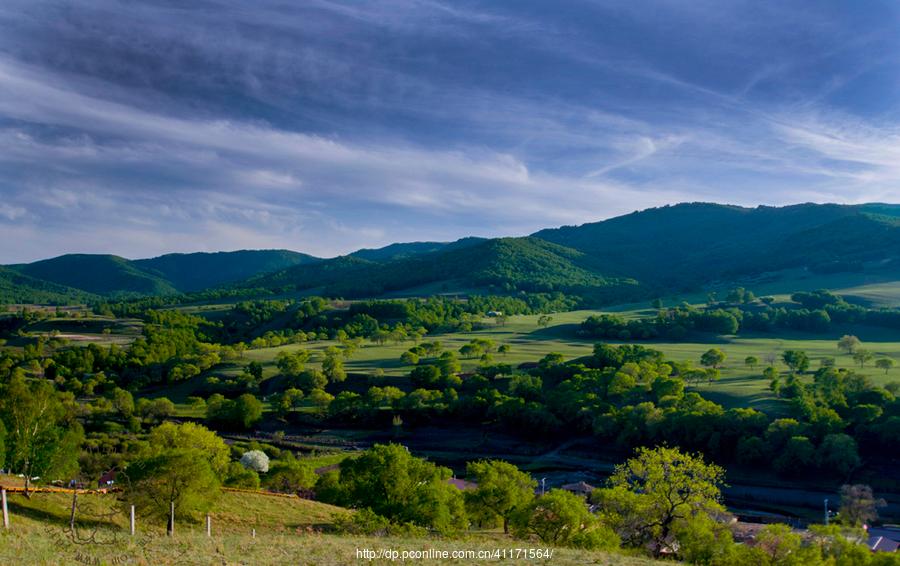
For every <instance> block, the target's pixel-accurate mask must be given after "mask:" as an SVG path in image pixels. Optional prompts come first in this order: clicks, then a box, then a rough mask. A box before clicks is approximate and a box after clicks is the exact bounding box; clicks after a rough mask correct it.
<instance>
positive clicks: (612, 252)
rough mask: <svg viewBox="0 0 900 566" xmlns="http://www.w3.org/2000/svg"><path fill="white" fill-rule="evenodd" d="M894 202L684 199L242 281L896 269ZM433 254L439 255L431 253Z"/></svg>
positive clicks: (388, 282)
mask: <svg viewBox="0 0 900 566" xmlns="http://www.w3.org/2000/svg"><path fill="white" fill-rule="evenodd" d="M898 215H900V206H896V205H887V204H873V205H863V206H841V205H830V204H827V205H816V204H802V205H796V206H787V207H762V206H761V207H757V208H742V207H738V206H728V205H718V204H708V203H687V204H679V205H675V206H666V207H662V208H654V209H648V210H645V211H642V212H635V213H633V214H628V215H625V216H620V217H617V218H612V219H610V220H605V221H602V222H596V223H591V224H585V225H582V226H566V227H562V228H558V229H552V230H542V231H540V232H537V233H536V234H534V235H532V236H531V237H526V238H499V239H494V240H476V241H474V242H473V241H472V240H471V239H469V240H461V241H460V242H456V243H454V244H446V245H444V244H433V243H414V244H402V245H394V246H388V247H387V248H382V249H381V250H361V251H360V252H357V253H355V254H351V255H350V256H347V257H342V258H337V259H334V260H327V261H324V262H322V263H320V264H313V265H304V266H297V267H293V268H289V269H287V270H283V271H281V272H277V273H274V274H271V275H268V276H264V277H259V278H254V279H252V280H251V281H250V282H248V283H246V284H245V285H246V286H248V287H249V286H258V287H270V288H273V289H277V290H280V291H289V290H311V291H315V292H321V293H325V294H329V295H334V296H344V297H362V296H376V295H380V294H384V293H394V294H396V293H397V292H402V291H404V290H409V292H413V293H414V292H415V291H416V289H417V288H421V287H426V286H427V288H429V289H431V290H435V289H438V290H443V291H448V292H449V291H459V290H467V291H468V290H487V291H491V292H509V291H517V290H525V291H550V290H559V291H564V292H567V293H572V294H578V295H581V296H584V297H588V298H592V299H603V298H604V297H609V298H613V299H616V300H622V299H627V298H629V297H631V296H634V297H637V296H639V295H640V294H642V293H643V294H644V295H647V296H649V295H650V294H654V293H656V294H665V293H672V292H682V291H688V290H697V289H699V288H701V287H702V286H704V285H708V284H710V283H725V282H730V281H738V280H741V279H742V278H745V277H752V276H758V275H760V274H763V273H772V272H780V271H783V270H789V269H791V270H795V271H796V270H797V269H798V268H800V269H804V270H806V271H808V272H810V273H813V274H815V273H838V272H847V271H852V272H860V271H864V270H865V271H879V272H885V271H896V272H897V273H898V276H900V219H898ZM435 248H436V249H435Z"/></svg>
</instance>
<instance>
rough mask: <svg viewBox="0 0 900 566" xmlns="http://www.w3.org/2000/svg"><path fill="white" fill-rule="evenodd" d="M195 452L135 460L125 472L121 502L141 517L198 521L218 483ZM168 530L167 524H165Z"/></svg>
mask: <svg viewBox="0 0 900 566" xmlns="http://www.w3.org/2000/svg"><path fill="white" fill-rule="evenodd" d="M202 456H203V455H202V453H201V452H200V451H199V450H196V449H169V450H165V451H162V452H159V453H158V454H155V455H153V456H148V457H145V458H141V459H138V460H135V461H134V462H132V463H131V464H129V465H128V467H127V468H126V470H125V476H126V477H125V479H124V481H123V482H121V483H123V484H124V485H125V486H126V487H125V494H124V500H125V502H126V503H127V504H130V505H134V506H135V507H136V508H137V509H138V510H139V512H140V513H141V514H142V515H144V516H152V517H166V518H168V517H169V507H170V505H171V504H173V503H174V505H175V516H176V517H180V518H184V517H187V518H191V519H198V518H199V516H200V514H201V513H203V512H205V511H208V510H209V509H210V508H211V507H212V504H213V502H214V501H215V498H216V496H217V495H218V492H219V481H218V479H217V476H216V474H214V473H213V471H212V468H211V467H210V465H209V461H208V460H207V459H205V458H203V457H202ZM167 524H168V528H169V530H170V531H171V530H172V524H171V522H169V521H167Z"/></svg>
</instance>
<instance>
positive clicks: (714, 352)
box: [700, 348, 728, 369]
mask: <svg viewBox="0 0 900 566" xmlns="http://www.w3.org/2000/svg"><path fill="white" fill-rule="evenodd" d="M727 358H728V356H727V355H726V354H725V352H723V351H722V350H720V349H719V348H710V349H709V350H707V351H705V352H703V355H702V356H700V363H701V364H702V365H704V366H706V367H711V368H713V369H719V367H721V365H722V364H723V363H725V360H726V359H727Z"/></svg>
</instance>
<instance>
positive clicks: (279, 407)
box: [271, 387, 303, 419]
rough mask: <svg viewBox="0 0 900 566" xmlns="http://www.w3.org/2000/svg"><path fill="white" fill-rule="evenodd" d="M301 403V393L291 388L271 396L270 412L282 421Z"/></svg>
mask: <svg viewBox="0 0 900 566" xmlns="http://www.w3.org/2000/svg"><path fill="white" fill-rule="evenodd" d="M302 401H303V391H300V390H299V389H295V388H293V387H292V388H289V389H286V390H284V391H283V392H282V393H278V394H275V395H274V396H272V400H271V407H272V411H273V412H274V413H275V415H276V416H277V417H278V418H280V419H284V418H286V417H287V416H288V415H289V414H290V413H291V411H293V410H294V409H296V408H297V407H299V406H300V403H301V402H302Z"/></svg>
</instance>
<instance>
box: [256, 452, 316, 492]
mask: <svg viewBox="0 0 900 566" xmlns="http://www.w3.org/2000/svg"><path fill="white" fill-rule="evenodd" d="M286 454H287V456H286V457H284V458H282V459H280V460H275V461H273V462H271V463H270V464H269V471H268V473H267V474H266V477H265V481H264V484H265V486H266V487H267V488H269V489H271V490H273V491H278V492H281V493H296V492H297V491H300V490H301V489H310V488H311V487H313V486H314V485H315V484H316V480H317V479H318V476H317V475H316V472H315V471H314V470H313V468H312V466H310V465H309V464H306V463H305V462H302V461H300V460H297V459H296V458H294V457H293V455H291V453H290V452H287V453H286Z"/></svg>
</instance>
